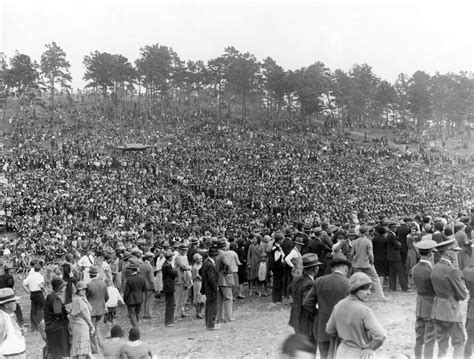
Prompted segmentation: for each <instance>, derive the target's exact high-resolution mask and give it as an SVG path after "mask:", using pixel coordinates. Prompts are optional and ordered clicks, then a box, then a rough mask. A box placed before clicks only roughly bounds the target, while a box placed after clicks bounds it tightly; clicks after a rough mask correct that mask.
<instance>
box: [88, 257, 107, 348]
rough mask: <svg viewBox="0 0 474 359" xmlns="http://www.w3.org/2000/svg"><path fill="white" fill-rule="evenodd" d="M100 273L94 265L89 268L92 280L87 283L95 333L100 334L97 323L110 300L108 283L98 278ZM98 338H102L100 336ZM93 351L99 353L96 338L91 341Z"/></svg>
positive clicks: (105, 311)
mask: <svg viewBox="0 0 474 359" xmlns="http://www.w3.org/2000/svg"><path fill="white" fill-rule="evenodd" d="M98 274H99V268H98V267H96V266H92V267H91V268H90V269H89V276H90V279H91V280H90V282H89V283H87V300H88V301H89V304H90V305H91V308H92V310H91V319H92V323H94V327H95V333H96V335H97V336H98V335H99V334H100V331H98V330H97V323H98V322H99V321H100V319H101V318H102V316H103V315H104V314H105V313H107V306H106V305H105V303H106V302H107V301H108V300H109V293H108V291H107V285H106V284H105V282H104V281H103V280H101V279H99V278H97V276H98ZM97 340H99V342H100V339H99V338H98V339H97ZM91 346H92V353H98V350H99V348H98V343H97V342H96V341H95V338H93V340H92V341H91Z"/></svg>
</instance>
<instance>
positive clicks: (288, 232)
mask: <svg viewBox="0 0 474 359" xmlns="http://www.w3.org/2000/svg"><path fill="white" fill-rule="evenodd" d="M293 234H295V229H294V228H293V227H287V228H286V229H285V236H286V237H289V236H291V235H293Z"/></svg>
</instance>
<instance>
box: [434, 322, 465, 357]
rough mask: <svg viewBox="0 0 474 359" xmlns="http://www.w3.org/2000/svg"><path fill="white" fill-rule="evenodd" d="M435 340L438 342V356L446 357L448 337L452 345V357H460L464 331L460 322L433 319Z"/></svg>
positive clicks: (462, 348)
mask: <svg viewBox="0 0 474 359" xmlns="http://www.w3.org/2000/svg"><path fill="white" fill-rule="evenodd" d="M434 326H435V332H436V342H437V343H438V358H444V357H446V353H447V352H448V348H449V339H450V338H451V344H452V346H453V358H461V357H462V355H463V351H464V341H465V336H464V331H463V328H462V323H461V322H445V321H443V320H437V319H435V320H434Z"/></svg>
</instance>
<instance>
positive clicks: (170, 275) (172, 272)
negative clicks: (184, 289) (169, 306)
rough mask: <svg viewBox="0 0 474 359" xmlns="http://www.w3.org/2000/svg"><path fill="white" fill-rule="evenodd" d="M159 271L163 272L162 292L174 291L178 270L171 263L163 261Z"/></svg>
mask: <svg viewBox="0 0 474 359" xmlns="http://www.w3.org/2000/svg"><path fill="white" fill-rule="evenodd" d="M161 273H162V274H163V293H174V291H175V288H176V285H175V279H176V277H177V276H178V272H177V271H176V269H173V267H171V263H169V262H168V261H165V262H164V263H163V266H162V267H161Z"/></svg>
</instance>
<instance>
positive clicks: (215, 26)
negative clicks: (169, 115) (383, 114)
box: [0, 0, 474, 88]
mask: <svg viewBox="0 0 474 359" xmlns="http://www.w3.org/2000/svg"><path fill="white" fill-rule="evenodd" d="M473 13H474V5H471V2H470V1H467V0H466V1H449V2H448V1H443V2H441V1H429V2H428V1H416V0H414V1H388V0H387V1H386V0H378V1H347V0H346V1H334V0H333V1H328V0H326V1H270V0H268V1H247V0H246V1H243V0H240V1H222V0H221V1H213V2H211V1H189V0H188V1H156V0H155V1H153V0H149V1H145V0H134V1H131V0H130V1H123V0H119V1H117V0H114V1H112V0H110V1H109V0H80V1H78V0H61V1H60V0H0V21H1V22H0V24H1V26H0V51H2V52H4V53H5V54H6V55H7V56H9V57H11V56H12V55H14V53H15V51H16V50H18V51H19V52H21V53H25V54H28V55H30V56H31V57H32V58H33V59H35V60H37V61H39V59H40V56H41V53H42V52H43V51H44V49H45V47H44V45H45V44H46V43H50V42H52V41H56V43H57V44H58V45H59V46H61V47H62V48H63V49H64V50H65V52H66V54H67V58H68V60H69V61H70V63H71V74H72V76H73V86H74V88H77V87H82V86H83V85H84V82H83V80H82V76H83V73H84V67H83V64H82V59H83V57H84V55H87V54H89V53H90V52H92V51H95V50H98V51H101V52H109V53H115V54H122V55H124V56H126V57H128V59H129V60H130V61H134V60H135V59H137V58H138V57H139V49H140V48H141V47H143V46H145V45H152V44H156V43H159V44H162V45H166V46H170V47H172V48H173V49H174V50H175V51H176V52H177V53H178V55H179V56H180V57H181V59H183V60H204V61H207V60H209V59H211V58H215V57H217V56H219V55H221V54H222V53H223V50H224V48H225V47H226V46H230V45H231V46H234V47H236V48H237V49H238V50H240V51H243V52H246V51H249V52H251V53H253V54H254V55H255V56H256V57H257V59H259V60H261V59H263V58H265V57H267V56H270V57H272V58H273V59H275V60H276V61H277V63H278V64H280V65H281V66H283V67H284V68H285V69H292V70H293V69H297V68H300V67H302V66H308V65H310V64H311V63H313V62H315V61H322V62H324V63H325V64H326V66H328V67H329V68H330V69H331V70H335V69H338V68H340V69H343V70H348V69H349V68H350V67H351V66H352V65H353V64H355V63H359V64H360V63H367V64H369V65H370V66H372V68H373V71H374V72H375V74H377V75H378V76H380V77H382V78H384V79H387V80H389V81H390V82H393V81H394V80H395V79H396V76H397V75H398V74H399V73H401V72H404V73H407V74H409V75H412V74H413V73H414V72H415V71H416V70H423V71H426V72H428V73H430V74H434V73H435V72H436V71H439V72H441V73H445V72H459V71H474V21H473Z"/></svg>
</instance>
